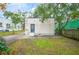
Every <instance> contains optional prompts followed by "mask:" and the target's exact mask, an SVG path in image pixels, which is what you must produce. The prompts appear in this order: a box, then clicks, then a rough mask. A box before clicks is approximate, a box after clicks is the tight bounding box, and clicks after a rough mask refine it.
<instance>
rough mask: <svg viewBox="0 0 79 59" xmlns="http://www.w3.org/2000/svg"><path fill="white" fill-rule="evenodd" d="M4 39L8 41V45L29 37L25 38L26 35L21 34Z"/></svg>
mask: <svg viewBox="0 0 79 59" xmlns="http://www.w3.org/2000/svg"><path fill="white" fill-rule="evenodd" d="M3 38H4V39H5V40H6V42H7V43H11V42H14V41H16V40H19V39H25V38H27V36H25V34H24V33H21V34H19V35H10V36H3Z"/></svg>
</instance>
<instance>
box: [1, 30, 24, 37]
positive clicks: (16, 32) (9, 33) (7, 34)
mask: <svg viewBox="0 0 79 59" xmlns="http://www.w3.org/2000/svg"><path fill="white" fill-rule="evenodd" d="M21 32H23V31H15V32H14V33H13V31H11V32H0V36H9V35H16V34H20V33H21Z"/></svg>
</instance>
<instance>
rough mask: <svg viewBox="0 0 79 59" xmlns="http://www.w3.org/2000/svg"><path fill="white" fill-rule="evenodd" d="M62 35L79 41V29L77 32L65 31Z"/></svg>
mask: <svg viewBox="0 0 79 59" xmlns="http://www.w3.org/2000/svg"><path fill="white" fill-rule="evenodd" d="M62 34H63V35H64V36H66V37H69V38H73V39H76V40H79V29H77V30H63V31H62Z"/></svg>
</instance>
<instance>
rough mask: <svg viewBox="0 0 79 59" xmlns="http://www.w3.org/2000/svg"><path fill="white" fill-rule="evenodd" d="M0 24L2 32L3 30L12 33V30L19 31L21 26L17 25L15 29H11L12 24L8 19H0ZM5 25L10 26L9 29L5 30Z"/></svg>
mask: <svg viewBox="0 0 79 59" xmlns="http://www.w3.org/2000/svg"><path fill="white" fill-rule="evenodd" d="M0 22H1V23H2V27H0V30H3V31H5V30H9V31H13V29H14V30H15V31H17V30H21V24H17V26H16V28H13V24H12V21H11V20H10V19H5V18H0ZM6 24H10V28H6ZM18 27H19V28H18Z"/></svg>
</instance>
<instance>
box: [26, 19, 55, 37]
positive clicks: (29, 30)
mask: <svg viewBox="0 0 79 59" xmlns="http://www.w3.org/2000/svg"><path fill="white" fill-rule="evenodd" d="M25 34H26V35H29V36H34V35H54V34H55V24H54V19H53V18H50V19H48V20H47V21H45V22H44V23H42V22H41V21H40V19H39V18H26V20H25Z"/></svg>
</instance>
